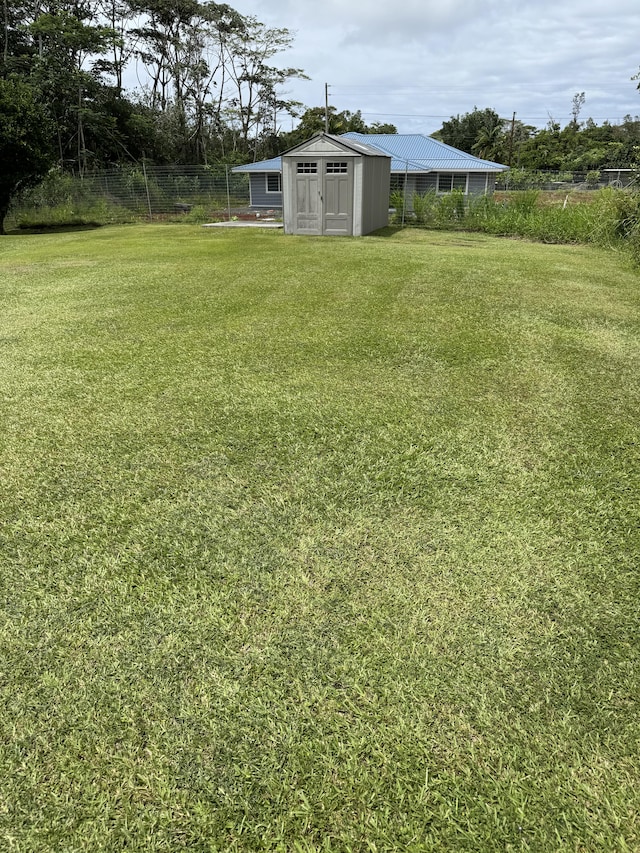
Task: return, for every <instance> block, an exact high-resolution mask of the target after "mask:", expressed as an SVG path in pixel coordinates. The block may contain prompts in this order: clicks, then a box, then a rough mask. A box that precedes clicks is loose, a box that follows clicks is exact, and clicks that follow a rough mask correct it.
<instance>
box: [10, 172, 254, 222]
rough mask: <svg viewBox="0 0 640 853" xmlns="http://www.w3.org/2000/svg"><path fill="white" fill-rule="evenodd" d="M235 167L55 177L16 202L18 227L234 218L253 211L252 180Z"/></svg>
mask: <svg viewBox="0 0 640 853" xmlns="http://www.w3.org/2000/svg"><path fill="white" fill-rule="evenodd" d="M232 168H233V167H232V166H175V167H172V166H150V165H145V164H144V163H142V164H140V165H137V166H125V167H122V168H115V169H107V170H104V171H97V172H93V173H90V174H87V175H84V176H82V177H79V176H75V175H68V174H64V173H61V172H57V171H55V172H51V173H50V174H49V175H48V176H47V178H45V180H44V181H43V182H42V183H41V184H40V185H39V186H38V187H36V188H34V189H31V190H28V191H26V192H24V193H23V194H22V195H21V196H20V197H19V198H18V199H16V201H15V203H14V205H13V206H12V209H11V211H10V217H11V218H12V219H13V220H14V223H15V224H16V225H18V226H20V225H30V224H31V225H33V224H38V221H41V222H42V224H55V221H56V219H58V220H60V221H61V222H62V221H65V222H73V221H75V220H78V221H80V220H83V221H87V220H90V219H92V218H93V219H95V220H96V221H99V222H126V221H132V220H139V219H147V220H161V219H167V218H172V217H189V218H191V219H193V220H194V221H206V220H212V221H215V220H220V219H232V218H233V217H234V216H236V215H239V214H241V213H242V212H244V211H245V210H246V209H247V208H248V206H249V179H248V176H247V175H246V174H245V175H243V174H234V173H233V172H232V171H231V170H232Z"/></svg>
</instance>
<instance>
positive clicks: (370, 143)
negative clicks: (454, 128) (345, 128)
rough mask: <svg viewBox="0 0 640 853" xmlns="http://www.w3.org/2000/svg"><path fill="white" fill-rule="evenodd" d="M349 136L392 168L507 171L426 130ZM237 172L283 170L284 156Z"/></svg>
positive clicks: (397, 170) (418, 170) (352, 134)
mask: <svg viewBox="0 0 640 853" xmlns="http://www.w3.org/2000/svg"><path fill="white" fill-rule="evenodd" d="M343 136H344V138H345V139H350V140H352V142H356V143H360V144H362V145H363V146H367V147H368V148H376V149H378V151H381V152H382V153H383V154H388V155H389V156H390V157H391V172H392V173H394V172H395V173H396V174H398V173H404V172H503V171H504V170H505V169H508V168H509V167H508V166H503V165H502V164H500V163H492V162H491V161H490V160H481V159H480V158H479V157H474V156H473V155H472V154H467V153H465V152H464V151H459V150H458V149H457V148H452V147H451V146H450V145H445V144H444V142H438V140H437V139H433V138H432V137H431V136H425V135H424V134H422V133H345V134H343ZM232 171H234V172H280V171H282V158H280V157H273V158H272V159H271V160H261V161H260V162H259V163H247V164H246V165H244V166H236V167H235V168H234V169H233V170H232Z"/></svg>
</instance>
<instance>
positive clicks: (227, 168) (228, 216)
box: [224, 164, 231, 222]
mask: <svg viewBox="0 0 640 853" xmlns="http://www.w3.org/2000/svg"><path fill="white" fill-rule="evenodd" d="M224 173H225V176H226V179H227V220H228V221H229V222H231V192H230V191H229V165H228V164H227V165H225V167H224Z"/></svg>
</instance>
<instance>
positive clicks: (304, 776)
mask: <svg viewBox="0 0 640 853" xmlns="http://www.w3.org/2000/svg"><path fill="white" fill-rule="evenodd" d="M0 280H1V281H2V286H1V288H0V299H1V300H2V304H3V310H2V315H1V316H2V320H1V321H0V323H1V325H0V341H1V342H2V349H1V350H0V357H1V358H2V371H1V373H0V416H1V418H2V424H3V428H2V431H1V432H2V434H1V436H0V477H1V479H2V494H1V498H0V499H1V509H2V519H3V527H2V533H1V536H2V542H1V543H0V544H1V546H2V551H1V553H2V557H1V559H2V563H3V566H2V572H1V573H0V590H1V595H2V602H3V617H2V628H1V632H0V650H1V652H0V653H1V655H2V667H1V669H0V672H1V673H2V675H1V676H0V679H1V680H0V685H1V690H2V700H3V705H4V713H3V715H2V717H1V718H0V731H1V733H2V737H1V742H2V744H3V745H2V747H1V753H0V797H1V798H2V799H1V800H0V833H2V834H1V835H0V837H1V838H3V839H4V840H3V842H2V843H3V844H4V845H5V846H7V847H8V848H9V849H11V846H13V848H15V849H17V850H25V851H27V850H28V851H45V850H59V849H65V850H87V851H89V850H91V851H93V850H114V851H115V850H122V849H127V850H140V851H143V850H144V851H149V850H151V851H153V850H158V851H160V850H176V849H182V848H190V849H196V850H203V851H205V850H207V851H209V850H221V851H222V850H260V849H265V850H287V851H288V850H295V849H298V850H303V851H305V850H306V851H313V850H323V849H326V850H336V851H337V850H340V851H342V850H378V851H381V850H398V849H403V850H405V849H406V850H416V851H419V850H429V849H434V850H436V849H452V850H492V849H494V850H505V849H523V850H526V849H530V850H547V849H553V850H564V849H566V850H576V849H585V850H591V849H611V850H616V849H620V850H625V849H634V848H635V847H637V846H638V845H639V838H638V823H637V814H638V813H639V809H640V802H639V799H640V798H639V795H638V793H637V792H638V790H640V786H639V785H638V782H639V779H638V776H639V760H638V750H637V743H638V730H639V725H638V722H637V719H638V715H637V695H638V686H639V685H638V639H637V637H638V630H637V629H638V619H637V614H638V608H637V604H638V587H637V562H638V554H639V551H640V549H639V541H638V528H639V525H638V501H637V495H638V485H639V483H638V479H639V474H638V472H639V464H638V462H639V460H638V422H637V411H638V396H639V388H640V381H639V379H638V375H639V374H638V367H639V366H640V364H639V362H640V347H639V341H640V336H639V334H638V332H639V322H638V321H639V311H638V280H637V274H635V273H633V272H632V271H630V270H629V269H627V268H626V267H625V266H624V265H623V263H622V260H621V259H618V258H617V256H615V255H614V254H611V253H604V252H600V251H596V250H592V249H588V248H580V247H557V246H540V245H530V244H527V243H524V242H516V241H506V240H502V241H501V240H497V239H492V238H487V237H485V236H480V235H471V236H469V235H459V234H452V235H448V234H444V233H437V234H428V233H419V232H397V233H394V232H388V233H387V234H385V235H381V236H373V237H369V238H366V239H361V240H327V239H304V238H286V237H284V236H283V235H281V234H278V233H275V232H269V231H264V232H260V231H247V232H242V231H236V230H234V231H229V232H224V231H216V232H215V233H212V232H211V231H206V230H202V229H197V228H190V227H185V226H146V227H130V228H129V227H126V228H105V229H101V230H98V231H94V232H80V233H75V234H74V233H69V234H58V235H50V236H39V237H9V238H6V239H4V238H3V240H2V244H1V245H0Z"/></svg>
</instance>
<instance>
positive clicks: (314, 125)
mask: <svg viewBox="0 0 640 853" xmlns="http://www.w3.org/2000/svg"><path fill="white" fill-rule="evenodd" d="M327 123H328V125H329V133H333V134H336V135H339V134H341V133H397V132H398V130H397V128H396V127H395V125H393V124H380V123H375V124H372V125H367V124H366V123H365V121H364V119H363V118H362V112H361V111H360V110H356V112H355V113H352V112H351V111H350V110H341V111H340V112H338V111H337V110H336V108H335V107H333V106H330V107H329V109H328V122H327V121H326V118H325V107H308V108H307V109H306V110H305V111H304V113H303V114H302V116H301V117H300V122H299V124H298V126H297V127H296V128H295V129H294V130H292V131H291V132H290V133H287V134H284V135H283V136H281V138H280V146H279V150H280V151H286V150H287V148H293V146H294V145H299V144H300V143H301V142H304V141H305V140H306V139H309V138H310V137H312V136H314V135H315V134H317V133H322V132H323V131H324V130H325V127H326V124H327Z"/></svg>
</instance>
